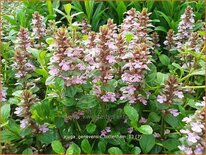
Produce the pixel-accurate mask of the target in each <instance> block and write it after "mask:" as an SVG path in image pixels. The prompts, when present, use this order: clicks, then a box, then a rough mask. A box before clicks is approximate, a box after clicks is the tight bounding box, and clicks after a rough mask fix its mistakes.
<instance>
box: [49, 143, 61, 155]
mask: <svg viewBox="0 0 206 155" xmlns="http://www.w3.org/2000/svg"><path fill="white" fill-rule="evenodd" d="M51 146H52V149H53V150H54V152H56V153H58V154H63V153H64V148H63V146H62V143H61V142H60V141H59V140H55V141H53V142H52V144H51Z"/></svg>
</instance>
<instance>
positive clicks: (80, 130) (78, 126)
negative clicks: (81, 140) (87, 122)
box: [76, 121, 82, 133]
mask: <svg viewBox="0 0 206 155" xmlns="http://www.w3.org/2000/svg"><path fill="white" fill-rule="evenodd" d="M76 125H77V128H78V130H79V132H80V133H81V132H82V129H81V127H80V125H79V123H78V121H76Z"/></svg>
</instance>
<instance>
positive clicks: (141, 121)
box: [139, 117, 147, 124]
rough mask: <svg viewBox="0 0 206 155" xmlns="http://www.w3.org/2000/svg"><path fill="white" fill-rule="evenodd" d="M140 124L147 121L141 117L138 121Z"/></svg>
mask: <svg viewBox="0 0 206 155" xmlns="http://www.w3.org/2000/svg"><path fill="white" fill-rule="evenodd" d="M139 122H140V123H142V124H144V123H146V122H147V119H146V118H144V117H141V118H140V120H139Z"/></svg>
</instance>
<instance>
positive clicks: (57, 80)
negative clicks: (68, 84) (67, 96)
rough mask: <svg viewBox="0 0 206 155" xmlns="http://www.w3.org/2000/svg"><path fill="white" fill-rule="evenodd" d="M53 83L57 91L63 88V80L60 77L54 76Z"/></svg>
mask: <svg viewBox="0 0 206 155" xmlns="http://www.w3.org/2000/svg"><path fill="white" fill-rule="evenodd" d="M54 85H55V87H56V89H57V90H58V91H62V90H63V89H64V80H63V79H62V78H55V80H54Z"/></svg>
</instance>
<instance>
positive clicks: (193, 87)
mask: <svg viewBox="0 0 206 155" xmlns="http://www.w3.org/2000/svg"><path fill="white" fill-rule="evenodd" d="M199 88H206V86H185V87H182V89H199Z"/></svg>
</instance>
